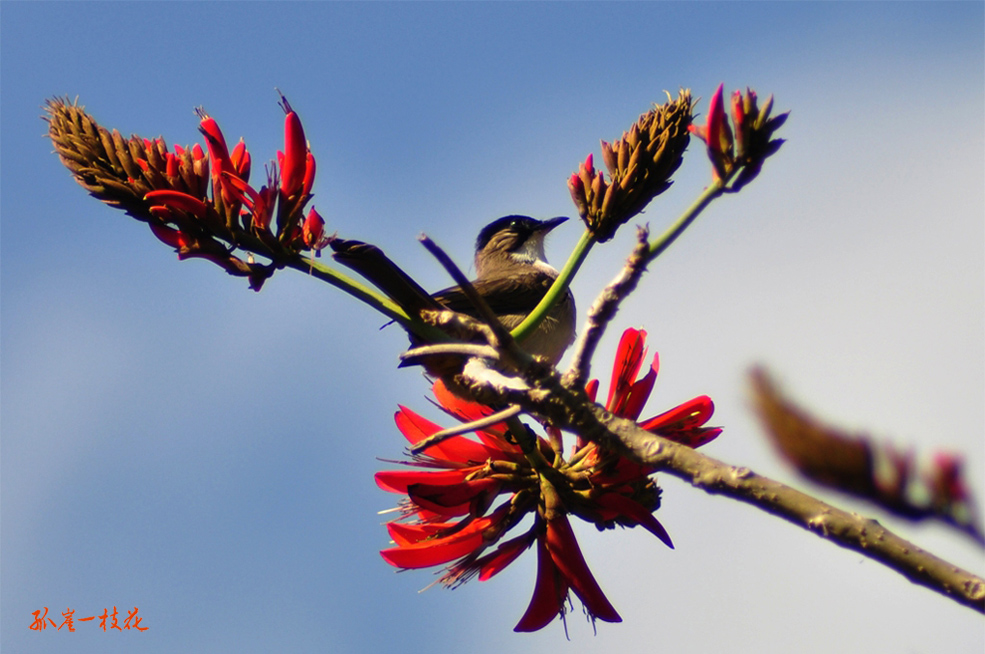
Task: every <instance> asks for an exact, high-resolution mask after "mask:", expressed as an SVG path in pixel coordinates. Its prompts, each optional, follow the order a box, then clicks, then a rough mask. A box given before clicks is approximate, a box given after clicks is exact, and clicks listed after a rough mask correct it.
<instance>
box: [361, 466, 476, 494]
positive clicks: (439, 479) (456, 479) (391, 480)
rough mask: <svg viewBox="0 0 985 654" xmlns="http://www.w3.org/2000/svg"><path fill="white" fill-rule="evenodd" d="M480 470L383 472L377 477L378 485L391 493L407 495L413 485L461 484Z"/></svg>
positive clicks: (377, 474)
mask: <svg viewBox="0 0 985 654" xmlns="http://www.w3.org/2000/svg"><path fill="white" fill-rule="evenodd" d="M476 470H478V468H476V467H472V468H458V469H456V470H383V471H381V472H377V473H376V475H375V479H376V485H377V486H379V487H380V488H381V489H383V490H385V491H387V492H390V493H406V492H407V489H408V487H409V486H412V485H413V484H430V485H432V486H451V485H453V484H460V483H462V482H463V481H465V478H466V477H467V476H468V475H470V474H472V473H473V472H475V471H476Z"/></svg>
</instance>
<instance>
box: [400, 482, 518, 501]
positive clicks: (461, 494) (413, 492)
mask: <svg viewBox="0 0 985 654" xmlns="http://www.w3.org/2000/svg"><path fill="white" fill-rule="evenodd" d="M500 483H501V482H500V481H499V480H497V479H492V478H490V477H487V478H486V479H472V480H470V481H463V482H461V483H459V484H451V485H438V484H428V483H423V484H411V485H410V486H409V487H408V488H407V495H408V496H409V497H410V499H411V500H413V502H414V503H415V504H418V505H422V503H421V500H426V501H427V502H428V503H431V504H437V505H438V506H442V507H453V506H458V505H460V504H465V503H468V502H470V501H472V498H474V497H476V496H477V495H479V494H481V493H484V492H486V491H489V490H494V489H496V488H497V487H498V486H499V485H500Z"/></svg>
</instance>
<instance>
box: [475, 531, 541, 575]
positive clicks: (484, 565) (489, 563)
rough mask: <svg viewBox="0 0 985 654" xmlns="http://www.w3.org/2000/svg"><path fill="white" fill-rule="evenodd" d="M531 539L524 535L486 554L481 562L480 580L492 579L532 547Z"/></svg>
mask: <svg viewBox="0 0 985 654" xmlns="http://www.w3.org/2000/svg"><path fill="white" fill-rule="evenodd" d="M530 544H531V539H530V538H529V537H528V536H526V535H524V536H520V537H519V538H514V539H513V540H510V541H507V542H505V543H503V544H502V545H500V546H499V547H498V548H497V549H496V551H495V552H493V553H492V554H490V555H488V556H485V557H483V558H482V559H481V563H479V581H486V580H488V579H492V578H493V577H494V576H496V575H497V574H499V573H500V572H502V571H503V570H505V569H506V567H507V566H509V565H510V564H511V563H513V562H514V561H516V560H517V558H518V557H519V556H520V555H521V554H523V553H524V552H525V551H526V550H527V548H528V547H530Z"/></svg>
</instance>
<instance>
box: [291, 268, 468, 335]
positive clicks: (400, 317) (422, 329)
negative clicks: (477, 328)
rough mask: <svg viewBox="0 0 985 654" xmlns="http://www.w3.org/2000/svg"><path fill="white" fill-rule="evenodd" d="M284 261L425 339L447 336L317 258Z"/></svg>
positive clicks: (380, 294)
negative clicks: (313, 259)
mask: <svg viewBox="0 0 985 654" xmlns="http://www.w3.org/2000/svg"><path fill="white" fill-rule="evenodd" d="M285 263H286V265H287V266H288V267H290V268H294V269H295V270H299V271H301V272H303V273H307V274H309V275H311V276H312V277H316V278H317V279H320V280H322V281H323V282H327V283H329V284H331V285H332V286H334V287H336V288H338V289H339V290H341V291H344V292H346V293H348V294H349V295H351V296H352V297H354V298H356V299H357V300H360V301H362V302H363V303H365V304H367V305H369V306H370V307H371V308H373V309H376V310H377V311H379V312H380V313H382V314H383V315H384V316H386V317H388V318H390V319H391V320H394V321H396V322H398V323H400V324H401V325H402V326H403V327H404V328H405V329H407V330H408V331H412V332H414V333H415V334H417V335H418V336H420V337H422V338H424V339H426V340H427V341H428V342H432V343H437V342H443V341H447V340H448V335H447V334H445V333H444V332H443V331H441V330H440V329H437V328H435V327H431V326H429V325H426V324H424V323H423V322H421V320H420V319H418V318H411V317H410V316H408V315H407V312H405V311H404V310H403V309H402V308H400V306H399V305H398V304H397V303H396V302H394V301H393V300H391V299H390V298H388V297H387V296H386V295H383V294H382V293H380V292H378V291H376V290H374V289H372V288H370V287H369V286H366V285H364V284H360V283H359V282H357V281H356V280H354V279H352V278H351V277H349V276H348V275H345V274H343V273H341V272H339V271H337V270H334V269H333V268H329V267H328V266H326V265H324V264H322V263H320V262H318V261H312V260H311V259H303V258H301V257H297V258H293V259H290V260H288V261H286V262H285Z"/></svg>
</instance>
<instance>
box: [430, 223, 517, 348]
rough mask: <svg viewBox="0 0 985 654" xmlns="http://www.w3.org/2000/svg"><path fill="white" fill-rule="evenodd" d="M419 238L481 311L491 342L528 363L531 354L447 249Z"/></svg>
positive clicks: (480, 317) (480, 315)
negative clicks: (513, 335)
mask: <svg viewBox="0 0 985 654" xmlns="http://www.w3.org/2000/svg"><path fill="white" fill-rule="evenodd" d="M419 240H420V241H421V244H422V245H424V247H425V248H427V251H428V252H430V253H431V254H432V255H433V256H434V258H435V259H437V260H438V262H439V263H440V264H441V265H442V266H444V268H445V270H446V271H448V274H449V275H451V278H452V279H453V280H454V282H455V283H456V284H458V286H459V287H461V289H462V292H463V293H465V296H466V297H467V298H468V299H469V302H471V303H472V306H474V307H475V309H476V311H477V312H478V313H479V319H480V320H481V321H482V322H484V323H485V324H486V325H488V326H489V328H490V329H491V330H492V333H493V335H494V336H495V340H496V342H495V343H490V344H491V345H496V344H497V343H498V345H499V347H500V348H501V351H502V352H505V353H507V354H508V355H509V358H510V360H512V361H514V362H516V363H519V364H521V365H525V364H527V363H528V362H529V361H530V360H531V357H530V355H529V354H527V353H526V352H524V351H523V350H522V349H521V348H520V346H519V345H517V343H516V341H515V340H513V337H512V336H511V335H510V330H508V329H507V328H506V327H504V326H503V323H502V322H500V320H499V316H497V315H496V313H495V312H494V311H493V310H492V309H491V308H489V304H487V303H486V301H485V299H483V297H482V296H481V295H479V292H478V291H476V290H475V286H473V285H472V282H470V281H469V278H468V277H466V276H465V274H464V273H462V271H461V269H460V268H459V267H458V266H457V265H455V262H454V261H452V259H451V257H449V256H448V254H446V253H445V251H444V250H442V249H441V247H440V246H438V244H437V243H435V242H434V241H432V240H431V239H430V238H429V237H428V236H426V235H423V234H422V235H421V237H420V239H419Z"/></svg>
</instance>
